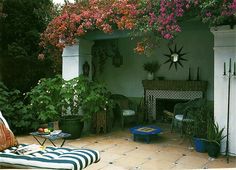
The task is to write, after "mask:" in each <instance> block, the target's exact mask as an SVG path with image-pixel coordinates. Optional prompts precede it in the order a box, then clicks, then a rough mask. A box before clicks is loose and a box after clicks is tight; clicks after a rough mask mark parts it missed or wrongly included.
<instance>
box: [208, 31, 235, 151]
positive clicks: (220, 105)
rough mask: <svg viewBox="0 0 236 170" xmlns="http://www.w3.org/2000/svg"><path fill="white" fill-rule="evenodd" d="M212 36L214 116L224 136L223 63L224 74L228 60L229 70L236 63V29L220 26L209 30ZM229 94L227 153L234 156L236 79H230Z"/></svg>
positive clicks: (225, 83) (225, 94) (225, 84)
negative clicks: (230, 61) (222, 129)
mask: <svg viewBox="0 0 236 170" xmlns="http://www.w3.org/2000/svg"><path fill="white" fill-rule="evenodd" d="M211 32H212V33H213V34H214V115H215V120H216V122H217V123H218V124H219V126H220V128H224V127H225V130H224V135H226V131H227V106H228V77H226V76H223V72H224V62H225V63H226V73H228V70H229V60H230V58H231V60H232V65H231V70H232V72H233V71H234V70H233V69H234V64H233V63H234V62H236V28H234V29H230V27H229V26H222V27H219V28H217V29H213V28H212V29H211ZM230 85H231V93H230V98H231V99H230V117H229V127H230V130H229V152H230V154H231V155H236V128H235V122H236V103H235V102H236V77H232V79H231V84H230ZM225 150H226V138H225V139H224V140H223V141H222V147H221V152H223V153H224V152H225Z"/></svg>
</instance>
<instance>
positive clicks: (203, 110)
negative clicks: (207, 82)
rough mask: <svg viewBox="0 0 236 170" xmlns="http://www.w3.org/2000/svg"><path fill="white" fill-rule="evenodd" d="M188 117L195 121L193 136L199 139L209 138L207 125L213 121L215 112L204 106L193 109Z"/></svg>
mask: <svg viewBox="0 0 236 170" xmlns="http://www.w3.org/2000/svg"><path fill="white" fill-rule="evenodd" d="M188 115H190V116H191V117H192V119H193V120H194V125H193V136H194V137H198V138H203V139H206V138H207V124H208V122H209V121H210V120H213V115H214V113H213V110H212V109H211V108H210V106H207V105H204V106H203V107H200V108H198V109H192V110H191V111H190V112H189V113H188Z"/></svg>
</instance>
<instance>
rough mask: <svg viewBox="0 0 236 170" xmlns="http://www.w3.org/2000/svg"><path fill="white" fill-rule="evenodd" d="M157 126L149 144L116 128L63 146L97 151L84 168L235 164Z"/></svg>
mask: <svg viewBox="0 0 236 170" xmlns="http://www.w3.org/2000/svg"><path fill="white" fill-rule="evenodd" d="M159 126H160V127H162V128H163V130H164V131H163V133H162V134H160V135H159V136H158V137H157V138H155V139H153V140H151V142H150V143H149V144H146V143H145V142H144V141H143V140H140V141H138V142H134V141H133V139H132V135H131V134H130V132H129V130H128V129H124V130H119V129H118V130H114V131H113V132H111V133H107V134H99V135H94V134H92V135H84V136H83V137H82V138H80V139H76V140H67V141H66V143H65V146H68V147H75V148H81V147H82V148H90V149H96V150H99V151H100V153H101V160H100V162H98V163H96V164H93V165H91V166H89V167H88V168H86V170H124V169H125V170H161V169H165V170H167V169H208V168H236V157H230V162H229V164H227V162H226V159H225V157H223V156H221V157H220V158H217V159H211V158H209V157H208V155H207V153H198V152H196V151H195V150H194V149H192V148H191V144H190V142H189V141H188V140H187V139H183V138H181V137H180V135H179V134H178V133H171V132H170V128H169V126H167V125H163V124H160V125H159ZM17 139H18V141H19V142H20V143H28V144H32V143H36V141H35V139H34V138H33V137H32V136H17ZM57 142H61V141H57ZM57 142H56V143H57ZM46 144H47V145H50V143H46ZM58 145H59V143H58Z"/></svg>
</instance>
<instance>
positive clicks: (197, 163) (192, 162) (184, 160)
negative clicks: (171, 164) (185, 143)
mask: <svg viewBox="0 0 236 170" xmlns="http://www.w3.org/2000/svg"><path fill="white" fill-rule="evenodd" d="M207 162H208V159H206V158H201V157H196V156H183V157H181V158H180V159H179V160H178V161H176V163H177V164H176V166H177V167H178V166H179V165H181V167H182V166H184V167H186V168H202V167H203V166H204V165H205V164H206V163H207Z"/></svg>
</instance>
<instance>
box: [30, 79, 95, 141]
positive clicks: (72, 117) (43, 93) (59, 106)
mask: <svg viewBox="0 0 236 170" xmlns="http://www.w3.org/2000/svg"><path fill="white" fill-rule="evenodd" d="M89 88H90V82H89V80H88V79H86V78H85V77H83V76H80V77H77V78H74V79H71V80H68V81H66V80H63V79H62V78H61V76H56V77H55V78H48V79H41V80H40V81H39V83H38V85H37V86H35V87H34V88H33V89H32V90H31V91H30V92H29V93H28V94H27V97H29V101H30V104H29V108H30V110H31V111H32V112H35V113H36V116H37V119H38V120H39V121H41V123H48V122H51V121H55V120H59V128H60V129H61V130H62V131H64V132H68V133H70V134H71V137H70V138H71V139H75V138H78V137H80V135H81V132H82V129H83V124H84V121H85V120H88V119H90V118H91V116H90V115H88V114H89V113H86V112H85V113H82V103H83V100H84V99H85V98H86V96H87V95H88V93H89V91H90V90H89Z"/></svg>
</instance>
